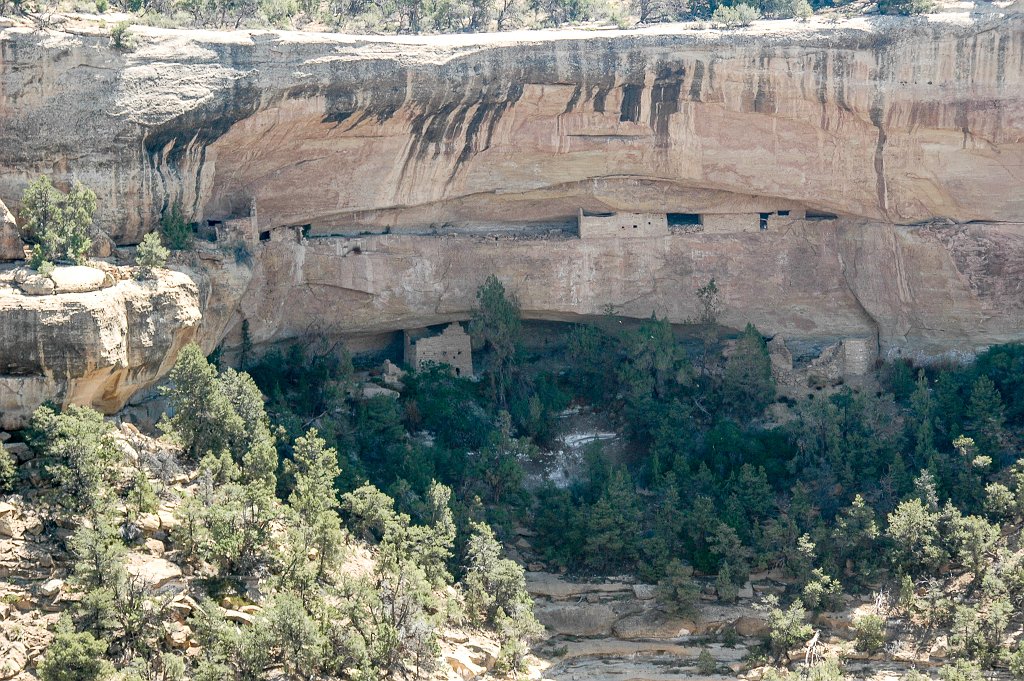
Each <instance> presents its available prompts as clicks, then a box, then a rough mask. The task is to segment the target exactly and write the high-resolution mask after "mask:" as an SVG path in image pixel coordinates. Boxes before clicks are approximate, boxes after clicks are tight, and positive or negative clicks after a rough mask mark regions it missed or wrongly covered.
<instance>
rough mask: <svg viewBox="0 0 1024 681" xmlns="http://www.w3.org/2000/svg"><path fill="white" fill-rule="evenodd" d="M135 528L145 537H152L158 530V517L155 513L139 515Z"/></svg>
mask: <svg viewBox="0 0 1024 681" xmlns="http://www.w3.org/2000/svg"><path fill="white" fill-rule="evenodd" d="M135 525H136V527H138V528H139V530H141V531H142V533H143V534H145V535H147V536H152V535H153V533H154V532H157V531H158V530H159V529H160V516H158V515H157V514H155V513H141V514H139V517H138V519H136V521H135Z"/></svg>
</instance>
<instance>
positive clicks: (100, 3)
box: [96, 0, 110, 14]
mask: <svg viewBox="0 0 1024 681" xmlns="http://www.w3.org/2000/svg"><path fill="white" fill-rule="evenodd" d="M108 9H110V3H109V2H107V0H96V12H97V13H98V14H105V13H106V11H107V10H108Z"/></svg>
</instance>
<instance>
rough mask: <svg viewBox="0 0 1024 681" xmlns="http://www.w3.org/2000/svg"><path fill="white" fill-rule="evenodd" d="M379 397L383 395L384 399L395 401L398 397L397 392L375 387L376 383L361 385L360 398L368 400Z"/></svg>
mask: <svg viewBox="0 0 1024 681" xmlns="http://www.w3.org/2000/svg"><path fill="white" fill-rule="evenodd" d="M381 395H383V396H384V397H392V398H394V399H396V400H397V399H398V397H399V393H398V391H397V390H392V389H391V388H385V387H383V386H379V385H377V384H376V383H364V384H363V390H362V396H363V399H364V400H369V399H372V398H374V397H380V396H381Z"/></svg>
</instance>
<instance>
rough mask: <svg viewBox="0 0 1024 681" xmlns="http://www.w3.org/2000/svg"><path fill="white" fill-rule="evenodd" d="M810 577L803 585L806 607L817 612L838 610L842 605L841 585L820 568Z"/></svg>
mask: <svg viewBox="0 0 1024 681" xmlns="http://www.w3.org/2000/svg"><path fill="white" fill-rule="evenodd" d="M811 575H812V577H811V580H810V581H809V582H807V584H806V585H804V592H803V597H804V603H806V604H807V607H809V608H810V609H811V610H816V611H819V612H820V611H824V610H828V611H832V610H836V609H838V608H839V607H840V606H841V605H842V598H841V596H842V593H843V585H842V584H840V583H839V580H837V579H835V578H833V577H830V576H829V575H827V574H825V572H824V571H823V570H821V569H820V568H819V569H815V570H814V572H812V573H811Z"/></svg>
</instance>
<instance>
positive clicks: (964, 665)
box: [939, 660, 985, 681]
mask: <svg viewBox="0 0 1024 681" xmlns="http://www.w3.org/2000/svg"><path fill="white" fill-rule="evenodd" d="M939 678H940V679H941V680H942V681H984V678H985V677H984V676H983V675H982V673H981V668H980V667H978V665H976V664H975V663H973V662H970V661H968V660H957V661H956V662H953V663H952V664H947V665H944V666H943V667H942V669H940V670H939Z"/></svg>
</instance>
